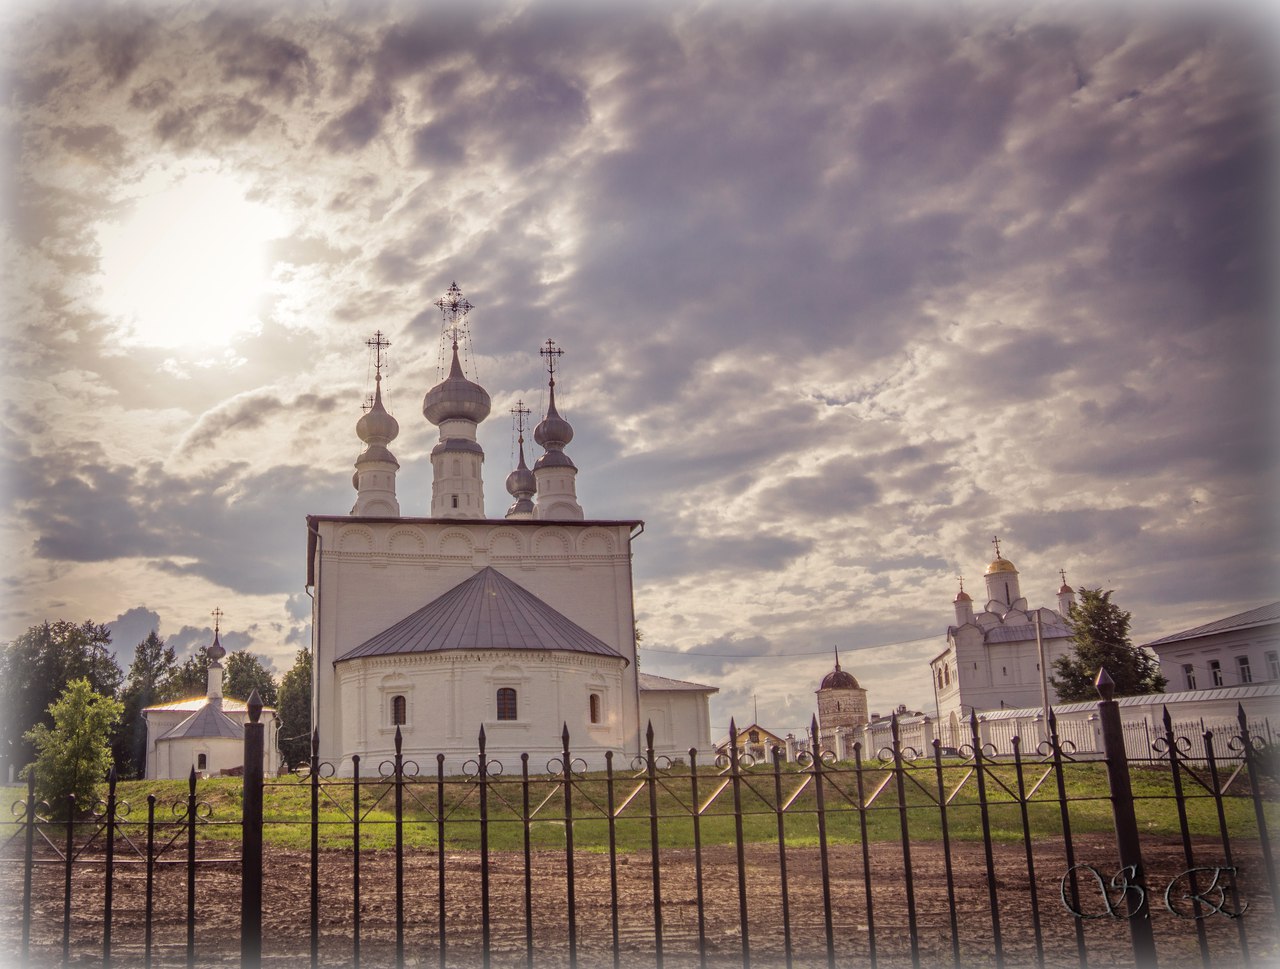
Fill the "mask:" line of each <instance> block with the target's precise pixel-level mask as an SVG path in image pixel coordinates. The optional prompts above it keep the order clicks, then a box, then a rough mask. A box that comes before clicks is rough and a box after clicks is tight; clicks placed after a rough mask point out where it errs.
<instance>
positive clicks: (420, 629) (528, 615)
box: [334, 566, 625, 663]
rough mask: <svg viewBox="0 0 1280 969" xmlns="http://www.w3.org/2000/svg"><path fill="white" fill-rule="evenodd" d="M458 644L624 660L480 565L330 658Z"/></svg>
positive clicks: (436, 650)
mask: <svg viewBox="0 0 1280 969" xmlns="http://www.w3.org/2000/svg"><path fill="white" fill-rule="evenodd" d="M457 649H470V650H475V649H529V650H558V651H562V652H570V653H595V654H597V655H599V656H613V657H617V658H618V659H625V657H624V656H623V655H622V654H621V653H619V652H618V651H617V650H616V649H614V648H613V647H612V646H610V645H609V644H608V643H606V642H604V641H603V640H601V639H598V638H596V637H595V636H593V635H591V633H589V632H587V631H586V630H585V629H583V628H582V627H581V626H579V625H578V624H577V623H575V622H574V621H573V620H572V619H569V618H568V617H567V616H565V615H563V614H562V613H559V612H557V611H556V610H555V609H553V608H551V606H549V605H547V604H546V603H545V602H543V601H542V600H541V599H539V598H538V597H537V596H535V595H534V594H533V593H532V592H530V591H529V590H528V589H525V588H524V587H523V586H520V585H517V584H516V583H515V582H513V581H512V580H511V579H508V578H507V577H506V576H505V575H503V574H502V573H501V572H499V571H498V570H497V569H495V568H493V566H485V567H484V568H483V569H481V570H480V571H479V572H477V573H476V574H475V575H473V576H472V577H471V578H469V579H467V580H465V581H464V582H462V583H460V584H458V585H456V586H454V587H453V588H452V589H450V590H449V591H448V592H446V593H445V594H444V595H442V596H440V597H439V598H438V599H435V600H433V601H432V602H429V603H427V604H426V605H425V606H423V607H422V608H421V609H419V610H418V611H417V612H413V613H410V614H409V615H408V616H405V618H403V619H401V620H400V621H399V622H398V623H396V624H395V625H394V626H391V627H389V628H388V629H385V630H383V631H382V632H380V633H378V635H376V636H374V637H373V638H372V639H369V640H367V641H365V642H363V643H361V644H360V645H359V646H356V647H355V648H354V649H350V650H348V651H347V652H345V653H343V654H342V655H341V656H339V657H338V658H337V659H336V660H334V662H335V663H341V662H342V661H343V660H348V659H359V658H361V657H364V656H391V655H395V654H398V653H439V652H444V651H446V650H457Z"/></svg>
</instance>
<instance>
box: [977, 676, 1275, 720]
mask: <svg viewBox="0 0 1280 969" xmlns="http://www.w3.org/2000/svg"><path fill="white" fill-rule="evenodd" d="M1266 696H1280V681H1275V680H1273V681H1271V682H1268V683H1249V684H1247V685H1245V686H1220V687H1216V688H1214V689H1211V690H1179V691H1177V692H1176V693H1146V694H1143V695H1142V696H1118V697H1116V703H1117V704H1119V705H1120V706H1122V707H1147V706H1162V705H1164V704H1166V703H1203V702H1205V701H1208V700H1237V701H1239V700H1249V699H1253V698H1255V697H1266ZM1052 708H1053V712H1054V713H1056V714H1058V715H1059V716H1061V715H1062V714H1066V713H1092V712H1095V711H1096V710H1097V709H1098V701H1097V700H1081V701H1080V702H1078V703H1054V704H1052ZM1043 712H1044V710H1043V709H1041V708H1040V707H1022V708H1019V709H1017V710H1014V709H1004V710H979V711H978V716H980V717H982V718H983V719H985V720H1017V719H1026V718H1028V717H1034V716H1036V715H1037V714H1041V713H1043Z"/></svg>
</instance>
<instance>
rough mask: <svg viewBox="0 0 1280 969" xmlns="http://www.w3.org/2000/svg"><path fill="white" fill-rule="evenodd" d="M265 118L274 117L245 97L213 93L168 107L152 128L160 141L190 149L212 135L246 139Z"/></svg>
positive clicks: (221, 137)
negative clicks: (212, 94)
mask: <svg viewBox="0 0 1280 969" xmlns="http://www.w3.org/2000/svg"><path fill="white" fill-rule="evenodd" d="M264 118H274V116H273V115H271V114H269V113H268V111H267V110H266V108H264V107H263V106H262V105H261V104H258V103H256V102H254V101H252V100H250V99H249V98H247V97H231V96H229V95H214V96H210V97H206V98H201V99H200V100H198V101H194V102H190V103H188V104H183V105H178V106H175V107H172V108H169V109H168V110H166V111H165V112H164V113H163V114H161V115H160V117H159V118H158V119H156V122H155V126H154V131H155V133H156V136H157V137H159V139H160V140H161V141H163V142H168V143H171V144H173V145H174V146H175V147H179V148H187V149H190V148H194V147H196V146H197V145H200V144H202V143H204V142H205V141H207V140H208V139H209V138H210V136H212V135H216V136H218V137H219V139H220V140H227V141H235V140H239V139H243V138H246V137H248V136H249V135H251V134H253V132H254V131H255V129H257V128H258V126H259V125H260V124H262V121H263V119H264Z"/></svg>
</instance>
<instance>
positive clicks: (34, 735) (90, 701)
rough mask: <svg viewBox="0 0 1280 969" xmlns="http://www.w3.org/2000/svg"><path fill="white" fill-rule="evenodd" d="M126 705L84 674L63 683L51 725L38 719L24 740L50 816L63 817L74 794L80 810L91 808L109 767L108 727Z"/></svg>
mask: <svg viewBox="0 0 1280 969" xmlns="http://www.w3.org/2000/svg"><path fill="white" fill-rule="evenodd" d="M123 710H124V704H122V703H121V702H120V701H119V700H117V699H115V698H114V697H109V696H104V695H103V694H101V693H97V692H95V691H94V689H93V684H92V683H91V682H90V681H89V679H88V678H87V677H80V678H79V679H75V680H72V681H71V682H70V683H68V684H67V686H66V689H65V690H63V691H62V695H61V696H60V697H59V698H58V699H57V700H55V701H54V702H53V703H51V704H49V717H50V719H51V720H52V722H53V726H52V727H49V726H47V725H45V724H43V723H39V724H36V726H35V727H33V728H32V729H31V730H28V731H27V734H26V739H27V740H28V741H29V742H30V743H31V744H32V745H33V746H34V747H35V749H36V760H35V763H34V764H31V765H28V766H27V767H26V768H25V770H24V771H23V775H24V776H25V775H26V772H27V771H30V770H34V771H35V772H36V796H37V797H38V798H39V799H40V800H42V801H45V802H46V803H48V805H49V806H50V808H52V810H53V815H54V817H62V818H65V817H66V816H67V815H66V809H67V795H68V794H74V795H75V796H76V805H77V809H78V811H84V810H88V809H89V808H92V807H93V804H94V800H95V793H96V791H97V788H98V785H99V784H101V783H102V781H103V780H104V778H105V777H106V775H107V771H108V770H109V769H110V768H111V744H110V738H111V732H112V730H113V729H114V728H115V726H116V724H117V723H118V722H119V720H120V715H121V713H122V711H123Z"/></svg>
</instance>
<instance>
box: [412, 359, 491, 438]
mask: <svg viewBox="0 0 1280 969" xmlns="http://www.w3.org/2000/svg"><path fill="white" fill-rule="evenodd" d="M490 406H491V404H490V401H489V392H488V391H487V390H485V389H484V388H483V387H481V386H480V385H479V384H477V383H475V382H473V381H470V380H468V379H467V378H466V376H464V375H463V373H462V364H461V363H459V362H458V348H457V347H454V348H453V366H452V367H450V368H449V376H448V377H446V378H445V379H444V380H442V381H441V382H440V383H438V384H436V385H435V386H434V387H432V388H431V389H430V390H428V391H427V395H426V396H425V397H424V398H422V416H423V417H425V418H426V419H427V420H429V421H430V422H431V423H432V424H435V425H437V426H438V425H440V424H443V423H444V422H445V421H474V422H475V423H476V424H479V423H480V422H481V421H482V420H484V419H485V418H486V417H488V416H489V409H490Z"/></svg>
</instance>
